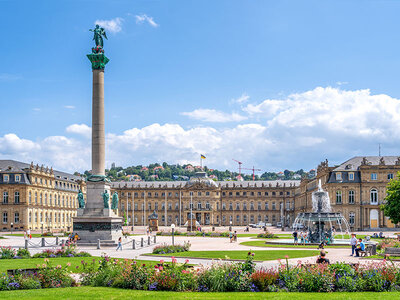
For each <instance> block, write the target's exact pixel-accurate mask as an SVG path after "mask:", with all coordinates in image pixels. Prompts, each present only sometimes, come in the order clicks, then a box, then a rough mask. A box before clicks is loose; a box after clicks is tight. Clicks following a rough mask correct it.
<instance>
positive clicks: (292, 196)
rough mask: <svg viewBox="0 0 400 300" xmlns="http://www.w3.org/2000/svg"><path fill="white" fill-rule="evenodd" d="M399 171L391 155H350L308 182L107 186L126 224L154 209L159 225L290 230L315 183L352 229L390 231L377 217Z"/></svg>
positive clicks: (203, 180) (399, 161) (399, 162)
mask: <svg viewBox="0 0 400 300" xmlns="http://www.w3.org/2000/svg"><path fill="white" fill-rule="evenodd" d="M398 171H400V158H399V157H397V156H383V157H381V156H368V157H354V158H351V159H349V160H348V161H346V162H344V163H342V164H340V165H337V166H329V164H328V161H324V162H322V163H321V164H320V165H319V166H318V168H317V172H316V176H315V177H314V178H312V179H308V178H303V179H301V180H276V181H213V180H211V179H209V178H207V177H206V176H205V174H204V173H198V174H200V177H199V176H196V177H193V178H192V179H191V180H189V181H168V182H160V181H155V182H113V184H112V189H113V191H117V192H118V194H119V197H120V215H121V216H124V215H125V216H126V219H127V221H128V224H129V225H140V226H143V225H146V224H147V222H148V216H149V215H150V214H151V213H152V212H153V211H154V210H155V211H156V212H157V214H158V216H159V224H160V225H162V226H169V225H171V224H172V223H174V224H177V225H184V224H185V223H186V222H187V219H188V216H189V214H190V213H193V215H194V216H195V218H196V220H197V221H198V222H199V223H200V224H201V225H214V226H229V225H230V224H232V225H233V226H237V225H242V226H243V225H248V224H250V223H258V222H260V221H262V222H265V223H270V224H272V225H279V223H281V224H282V225H283V226H291V225H292V224H293V222H294V220H295V218H296V216H297V214H298V213H300V212H309V211H311V209H312V201H311V193H312V192H313V191H315V190H316V189H317V186H318V180H319V179H321V182H322V187H323V189H324V190H326V191H328V192H329V196H330V201H331V207H332V210H333V211H334V212H341V213H342V214H343V215H344V217H345V218H346V219H347V221H348V222H349V224H350V227H351V229H352V230H369V229H370V230H374V229H379V228H393V227H395V225H394V224H393V223H392V222H390V220H389V219H388V218H387V217H385V216H384V215H383V212H382V211H381V210H380V205H381V204H383V203H384V198H385V196H386V187H387V184H388V182H389V180H390V179H392V178H394V177H395V176H396V174H397V172H398Z"/></svg>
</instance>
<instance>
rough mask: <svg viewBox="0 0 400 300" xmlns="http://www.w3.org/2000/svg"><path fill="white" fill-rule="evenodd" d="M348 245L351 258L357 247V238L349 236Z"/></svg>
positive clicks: (352, 235) (353, 235)
mask: <svg viewBox="0 0 400 300" xmlns="http://www.w3.org/2000/svg"><path fill="white" fill-rule="evenodd" d="M350 245H351V255H350V256H353V255H354V253H355V252H356V247H357V238H356V235H355V234H354V233H352V234H351V239H350Z"/></svg>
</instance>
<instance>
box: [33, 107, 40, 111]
mask: <svg viewBox="0 0 400 300" xmlns="http://www.w3.org/2000/svg"><path fill="white" fill-rule="evenodd" d="M32 110H33V111H41V110H42V109H41V108H39V107H34V108H33V109H32Z"/></svg>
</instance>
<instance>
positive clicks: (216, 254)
mask: <svg viewBox="0 0 400 300" xmlns="http://www.w3.org/2000/svg"><path fill="white" fill-rule="evenodd" d="M248 252H249V251H187V252H178V253H167V254H157V255H156V254H144V255H149V256H175V257H187V258H210V259H240V260H244V259H246V257H247V253H248ZM252 252H254V253H255V255H254V260H256V261H265V260H276V259H284V258H285V256H286V255H287V256H289V258H301V257H310V256H315V255H318V254H319V251H316V250H287V251H286V250H257V251H252Z"/></svg>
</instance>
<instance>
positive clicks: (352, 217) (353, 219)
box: [349, 213, 355, 225]
mask: <svg viewBox="0 0 400 300" xmlns="http://www.w3.org/2000/svg"><path fill="white" fill-rule="evenodd" d="M354 221H355V213H350V214H349V224H350V225H354Z"/></svg>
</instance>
